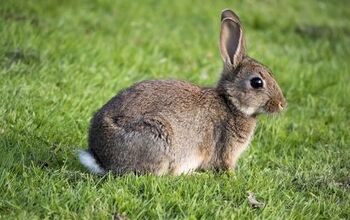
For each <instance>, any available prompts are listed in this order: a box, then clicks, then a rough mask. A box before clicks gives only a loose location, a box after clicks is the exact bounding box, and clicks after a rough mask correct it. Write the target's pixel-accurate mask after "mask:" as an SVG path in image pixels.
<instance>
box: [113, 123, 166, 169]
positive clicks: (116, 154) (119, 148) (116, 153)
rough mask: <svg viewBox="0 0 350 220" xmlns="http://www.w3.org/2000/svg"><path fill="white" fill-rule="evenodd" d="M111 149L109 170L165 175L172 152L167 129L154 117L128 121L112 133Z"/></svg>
mask: <svg viewBox="0 0 350 220" xmlns="http://www.w3.org/2000/svg"><path fill="white" fill-rule="evenodd" d="M112 145H113V146H112V148H113V149H115V150H113V151H110V152H112V154H113V155H111V157H110V158H111V160H112V163H110V165H111V167H109V169H110V170H112V171H113V172H115V173H118V174H123V173H127V172H134V173H137V174H147V173H151V174H155V175H164V174H168V173H169V171H170V170H171V166H172V161H173V154H172V151H171V147H170V146H171V143H170V138H169V130H166V128H165V127H164V125H163V123H161V122H160V121H157V120H154V119H142V120H138V121H137V122H134V123H130V124H128V125H127V126H125V127H124V128H123V129H120V130H119V132H118V133H117V134H116V136H115V139H114V141H113V143H112Z"/></svg>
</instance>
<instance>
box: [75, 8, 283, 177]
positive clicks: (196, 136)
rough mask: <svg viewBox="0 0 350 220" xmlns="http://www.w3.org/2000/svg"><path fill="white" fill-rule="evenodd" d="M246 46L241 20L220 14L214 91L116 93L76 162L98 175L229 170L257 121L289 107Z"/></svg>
mask: <svg viewBox="0 0 350 220" xmlns="http://www.w3.org/2000/svg"><path fill="white" fill-rule="evenodd" d="M245 48H246V47H245V39H244V34H243V29H242V25H241V22H240V19H239V17H238V16H237V15H236V14H235V13H234V12H233V11H231V10H229V9H226V10H223V11H222V13H221V31H220V52H221V57H222V59H223V63H224V66H223V71H222V74H221V78H220V80H219V81H218V83H217V85H216V87H212V88H202V87H199V86H197V85H194V84H192V83H189V82H184V81H176V80H149V81H143V82H140V83H137V84H135V85H133V86H131V87H129V88H127V89H125V90H123V91H121V92H119V94H117V95H116V96H115V97H113V98H112V99H111V100H110V101H108V102H107V103H106V104H105V105H104V106H103V107H102V108H101V109H100V110H99V111H97V112H96V113H95V115H94V116H93V118H92V120H91V126H90V130H89V137H88V144H89V148H88V150H81V151H80V153H79V158H80V161H81V163H82V164H83V165H85V167H87V168H88V169H89V170H90V171H91V172H93V173H95V174H99V175H103V174H105V173H106V172H111V173H113V174H116V175H123V174H126V173H130V172H131V173H135V174H139V175H143V174H151V175H181V174H190V173H192V172H193V171H203V170H216V171H218V170H223V171H231V170H234V168H235V165H236V163H237V160H238V158H239V156H240V155H241V154H242V152H243V151H244V150H245V149H246V148H247V146H248V145H249V143H250V141H251V139H252V135H253V133H254V129H255V126H256V122H257V116H258V115H259V114H261V113H278V112H281V111H282V110H283V109H285V108H286V105H287V102H286V100H285V98H284V96H283V94H282V91H281V89H280V87H279V86H278V84H277V82H276V80H275V79H274V78H273V76H272V73H271V71H270V70H269V69H268V68H267V67H265V66H264V65H262V64H261V63H259V62H258V61H256V60H254V59H253V58H251V57H249V56H248V55H247V53H246V50H245Z"/></svg>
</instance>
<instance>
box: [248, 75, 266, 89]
mask: <svg viewBox="0 0 350 220" xmlns="http://www.w3.org/2000/svg"><path fill="white" fill-rule="evenodd" d="M250 85H251V86H252V87H253V88H254V89H258V88H261V87H263V86H264V82H263V81H262V79H261V78H259V77H254V78H252V79H251V80H250Z"/></svg>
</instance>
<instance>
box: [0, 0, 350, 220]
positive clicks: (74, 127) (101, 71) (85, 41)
mask: <svg viewBox="0 0 350 220" xmlns="http://www.w3.org/2000/svg"><path fill="white" fill-rule="evenodd" d="M223 8H232V9H234V10H235V11H236V12H237V13H238V14H239V15H240V17H241V20H242V21H243V24H244V27H245V31H246V37H247V46H248V52H249V54H250V55H251V56H252V57H255V58H256V59H258V60H260V61H261V62H263V63H264V64H266V65H268V66H269V67H271V69H272V70H273V72H274V73H275V76H276V78H277V80H278V82H279V84H280V85H281V87H282V89H283V91H284V93H285V95H286V97H287V100H288V102H289V107H288V110H287V111H286V112H285V113H284V114H281V115H279V116H278V117H269V116H261V117H260V122H259V124H258V127H257V130H256V134H255V138H254V140H253V142H252V144H251V146H250V148H249V150H247V151H246V153H245V154H244V155H243V156H242V157H241V159H240V161H239V166H238V169H236V171H235V172H234V173H212V172H204V173H199V174H196V175H192V176H180V177H170V176H165V177H155V176H134V175H126V176H123V177H114V176H111V175H107V176H104V177H102V178H101V177H97V176H94V175H91V174H89V173H87V171H86V170H85V169H84V168H83V167H82V166H81V165H80V164H79V162H78V161H77V159H76V155H75V150H76V149H78V148H86V145H87V140H86V138H87V130H88V126H89V120H90V118H91V116H92V114H93V112H94V111H96V110H97V109H98V108H100V107H101V105H102V104H104V103H105V102H106V101H107V100H109V99H110V98H111V97H112V96H113V95H115V94H116V93H117V92H118V91H119V90H120V89H122V88H125V87H128V86H130V85H132V84H133V83H135V82H137V81H141V80H145V79H161V78H174V79H182V80H187V81H191V82H194V83H197V84H200V85H205V86H206V85H215V83H216V81H217V80H218V78H219V73H220V70H221V65H222V63H221V58H220V55H219V50H218V33H219V13H220V11H221V10H222V9H223ZM349 17H350V4H349V2H348V1H346V0H339V1H336V0H332V1H316V0H310V1H303V0H298V1H294V0H289V1H277V0H267V1H259V0H249V1H234V2H227V1H220V2H219V1H215V3H214V1H210V2H209V1H206V2H203V1H199V0H195V1H186V0H182V1H172V2H170V1H167V2H165V1H162V2H160V1H156V0H147V1H138V2H136V1H118V2H117V1H112V0H110V1H107V0H99V1H95V2H93V1H82V0H81V1H69V0H65V1H62V0H54V1H44V0H40V1H31V0H28V1H26V0H22V1H15V0H12V1H1V4H0V36H1V37H0V122H1V123H0V152H1V153H0V192H1V196H0V218H2V219H11V218H16V219H17V218H19V219H42V218H48V219H49V218H50V219H51V218H60V219H72V218H75V219H91V218H94V219H111V218H112V216H113V215H114V214H115V213H122V214H123V215H125V216H127V217H129V218H130V219H144V218H149V219H156V218H160V219H169V218H179V219H183V218H186V219H199V218H203V219H213V218H217V219H222V218H225V219H231V218H233V219H252V218H256V219H350V114H349V111H350V99H349V95H350V86H349V82H350V64H349V63H350V59H349V57H350V20H349ZM248 191H251V192H254V193H255V195H256V197H257V199H258V200H260V201H263V202H264V203H265V204H266V206H265V207H264V208H262V209H252V208H250V206H249V204H248V200H247V192H248Z"/></svg>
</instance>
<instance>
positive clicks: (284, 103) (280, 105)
mask: <svg viewBox="0 0 350 220" xmlns="http://www.w3.org/2000/svg"><path fill="white" fill-rule="evenodd" d="M286 106H287V102H279V103H278V108H279V110H280V111H282V110H283V109H285V107H286Z"/></svg>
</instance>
